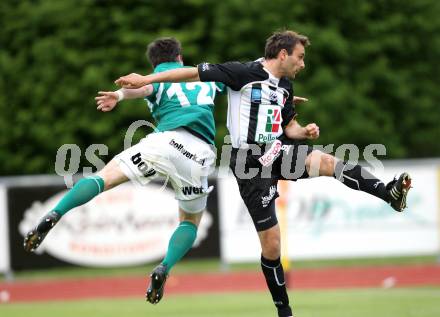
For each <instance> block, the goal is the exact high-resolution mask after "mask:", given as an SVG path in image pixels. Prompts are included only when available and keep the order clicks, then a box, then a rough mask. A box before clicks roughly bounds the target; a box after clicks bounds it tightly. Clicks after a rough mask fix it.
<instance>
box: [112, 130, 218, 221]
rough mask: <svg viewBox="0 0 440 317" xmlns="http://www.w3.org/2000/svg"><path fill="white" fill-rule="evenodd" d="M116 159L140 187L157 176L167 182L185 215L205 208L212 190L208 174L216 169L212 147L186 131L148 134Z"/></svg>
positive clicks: (124, 171) (123, 170)
mask: <svg viewBox="0 0 440 317" xmlns="http://www.w3.org/2000/svg"><path fill="white" fill-rule="evenodd" d="M115 160H116V162H117V163H118V164H119V167H120V168H121V170H122V172H123V173H124V174H125V175H126V176H127V177H128V178H129V179H130V180H132V181H135V182H137V183H139V184H141V185H146V184H148V183H149V182H150V181H151V180H153V179H155V178H157V177H158V176H159V175H161V176H163V177H165V178H166V179H168V180H169V181H170V183H171V185H172V186H173V188H174V191H175V197H176V199H177V200H179V206H180V207H181V208H182V209H183V210H185V211H186V212H189V213H197V212H200V211H202V210H203V209H205V207H206V200H207V195H208V194H209V193H210V192H211V191H212V187H208V175H209V174H210V173H211V172H212V171H213V170H214V167H215V152H214V147H213V146H212V145H210V144H208V143H206V142H204V141H203V140H201V139H199V138H198V137H196V136H194V135H192V134H191V133H189V132H187V131H186V130H184V129H176V130H173V131H165V132H157V133H151V134H149V135H147V136H146V137H145V138H143V139H142V140H141V141H140V142H139V143H138V144H136V145H134V146H132V147H130V148H128V149H127V150H125V151H123V152H121V153H120V154H118V155H116V156H115Z"/></svg>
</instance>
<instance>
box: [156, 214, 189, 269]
mask: <svg viewBox="0 0 440 317" xmlns="http://www.w3.org/2000/svg"><path fill="white" fill-rule="evenodd" d="M196 237H197V226H196V225H195V224H193V223H192V222H189V221H182V222H181V223H180V224H179V226H178V227H177V228H176V230H175V231H174V233H173V235H172V236H171V238H170V242H169V243H168V251H167V254H166V255H165V258H164V259H163V261H162V264H164V265H166V266H167V273H168V272H169V271H171V268H172V267H173V266H174V265H175V264H176V263H177V262H178V261H179V260H180V259H181V258H182V257H183V256H184V255H185V254H186V253H187V252H188V251H189V250H190V249H191V247H192V245H193V243H194V241H195V240H196Z"/></svg>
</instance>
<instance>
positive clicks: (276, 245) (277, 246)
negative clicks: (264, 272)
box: [262, 239, 281, 260]
mask: <svg viewBox="0 0 440 317" xmlns="http://www.w3.org/2000/svg"><path fill="white" fill-rule="evenodd" d="M262 253H263V256H264V257H265V258H266V259H270V260H276V259H278V258H279V257H280V254H281V243H280V241H279V240H276V239H273V240H270V241H267V242H266V243H265V244H263V245H262Z"/></svg>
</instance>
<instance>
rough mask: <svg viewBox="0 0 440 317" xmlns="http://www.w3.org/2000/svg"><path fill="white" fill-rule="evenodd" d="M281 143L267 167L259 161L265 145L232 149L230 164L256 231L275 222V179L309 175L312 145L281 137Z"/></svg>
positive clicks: (299, 177)
mask: <svg viewBox="0 0 440 317" xmlns="http://www.w3.org/2000/svg"><path fill="white" fill-rule="evenodd" d="M282 143H283V144H282V149H281V153H279V156H277V158H276V159H275V160H274V161H273V162H272V163H271V164H270V165H268V166H263V165H262V163H260V161H259V160H258V159H259V158H260V157H261V156H262V154H264V150H265V147H258V146H256V145H254V146H251V148H249V149H235V148H234V149H233V150H232V155H231V162H230V165H229V167H230V168H231V170H232V172H233V173H234V176H235V179H236V180H237V184H238V188H239V190H240V195H241V198H243V201H244V203H245V205H246V207H247V209H248V211H249V214H250V215H251V218H252V221H253V222H254V225H255V228H256V229H257V231H263V230H267V229H269V228H271V227H273V226H275V225H276V224H277V223H278V219H277V217H276V212H275V199H276V198H277V197H278V196H279V195H278V191H277V184H278V180H292V181H295V180H297V179H301V178H307V177H308V176H309V175H308V173H307V170H306V168H305V160H306V157H307V155H308V154H309V153H310V152H312V150H313V148H312V147H311V146H308V145H305V144H300V143H298V142H297V141H293V140H283V141H282Z"/></svg>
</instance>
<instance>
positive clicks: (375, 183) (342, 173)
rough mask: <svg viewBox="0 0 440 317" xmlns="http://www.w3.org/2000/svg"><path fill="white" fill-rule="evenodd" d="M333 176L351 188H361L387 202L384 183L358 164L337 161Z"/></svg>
mask: <svg viewBox="0 0 440 317" xmlns="http://www.w3.org/2000/svg"><path fill="white" fill-rule="evenodd" d="M334 177H335V178H336V179H337V180H339V181H340V182H341V183H343V184H344V185H346V186H348V187H350V188H351V189H354V190H361V191H363V192H366V193H368V194H370V195H374V196H376V197H378V198H380V199H382V200H384V201H386V202H389V198H388V191H387V190H386V188H385V184H384V183H382V181H381V180H379V179H377V178H376V177H374V175H373V174H371V173H370V172H368V171H367V170H366V169H365V168H363V167H361V166H360V165H354V164H350V163H347V162H343V161H339V162H337V163H336V167H335V174H334Z"/></svg>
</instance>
